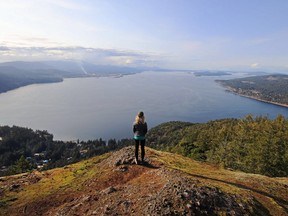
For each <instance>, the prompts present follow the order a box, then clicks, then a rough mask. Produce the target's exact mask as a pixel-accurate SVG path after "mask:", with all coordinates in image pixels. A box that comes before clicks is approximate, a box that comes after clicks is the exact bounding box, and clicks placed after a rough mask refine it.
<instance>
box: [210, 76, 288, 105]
mask: <svg viewBox="0 0 288 216" xmlns="http://www.w3.org/2000/svg"><path fill="white" fill-rule="evenodd" d="M216 82H218V83H220V84H221V85H223V86H224V87H225V88H227V91H229V92H233V93H235V94H238V95H241V96H244V97H248V98H252V99H255V100H259V101H263V102H266V103H272V104H276V105H279V106H284V107H288V75H284V74H273V75H265V76H252V77H246V78H238V79H231V80H216Z"/></svg>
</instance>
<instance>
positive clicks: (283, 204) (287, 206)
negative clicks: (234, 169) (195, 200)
mask: <svg viewBox="0 0 288 216" xmlns="http://www.w3.org/2000/svg"><path fill="white" fill-rule="evenodd" d="M187 174H188V175H190V176H193V177H196V178H202V179H207V180H212V181H217V182H222V183H225V184H229V185H233V186H236V187H238V188H241V189H245V190H250V191H252V192H255V193H258V194H261V195H263V196H266V197H269V198H271V199H273V200H274V201H275V202H276V203H277V204H278V205H280V206H281V207H282V208H283V209H284V210H285V211H286V212H287V213H288V201H287V200H284V199H281V198H279V197H276V196H273V195H271V194H269V193H267V192H264V191H260V190H257V189H254V188H250V187H248V186H246V185H242V184H239V183H233V182H228V181H225V180H220V179H215V178H210V177H207V176H202V175H197V174H190V173H187Z"/></svg>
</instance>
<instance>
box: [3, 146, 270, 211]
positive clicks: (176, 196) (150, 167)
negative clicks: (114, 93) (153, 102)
mask: <svg viewBox="0 0 288 216" xmlns="http://www.w3.org/2000/svg"><path fill="white" fill-rule="evenodd" d="M133 159H134V148H133V147H126V148H123V149H121V150H119V151H117V152H115V153H113V154H112V155H111V156H110V157H108V158H107V159H104V160H102V161H101V162H99V163H96V164H95V165H94V166H93V167H90V169H95V170H97V173H96V174H95V175H93V176H91V177H89V178H88V177H85V180H83V181H82V182H81V183H79V185H77V187H78V188H77V190H75V189H73V187H75V185H73V184H72V183H71V184H70V185H68V186H66V187H65V188H64V187H63V189H61V190H60V189H59V191H57V192H54V193H51V194H50V195H48V196H46V197H44V196H42V197H40V198H38V199H34V200H33V201H30V202H27V203H25V204H23V203H21V204H18V205H15V206H13V208H12V206H11V208H9V206H8V207H7V206H6V210H5V209H4V210H5V211H2V213H0V215H4V214H6V213H7V212H9V215H51V216H52V215H53V216H54V215H57V216H64V215H97V216H98V215H137V216H138V215H151V216H152V215H153V216H154V215H159V216H160V215H161V216H162V215H209V216H210V215H239V216H240V215H269V214H270V213H269V211H268V210H267V209H266V208H265V207H264V206H263V205H262V204H261V203H260V202H259V201H258V200H257V199H255V197H253V196H251V195H250V194H249V193H247V195H246V196H245V197H243V196H241V195H240V194H237V193H229V192H227V191H228V190H226V191H223V190H221V189H220V188H218V187H215V185H213V184H211V185H210V184H209V182H208V178H207V179H203V178H199V177H195V176H193V175H189V174H187V173H185V172H182V171H180V170H177V169H173V168H171V167H168V166H167V165H165V164H164V163H163V162H162V161H161V160H164V159H163V158H162V159H161V158H159V157H158V155H157V152H155V151H152V150H148V151H147V157H146V163H145V164H144V165H136V164H134V163H133ZM168 160H169V158H168ZM165 163H166V162H165ZM171 163H172V162H171ZM166 164H167V163H166ZM67 169H69V168H67ZM203 169H204V168H203ZM71 170H72V168H71ZM73 172H74V173H75V170H74V168H73ZM87 173H88V171H87ZM82 175H83V176H84V174H82ZM44 176H45V175H42V178H43V181H44ZM41 181H42V179H39V178H37V181H35V184H36V185H37V182H39V183H40V182H41ZM45 181H48V180H47V179H45ZM51 181H52V180H51ZM76 181H80V176H79V177H78V179H77V178H75V182H76ZM207 182H208V183H207ZM74 184H76V183H74ZM221 184H222V183H221ZM223 184H224V183H223ZM13 185H18V183H17V182H13ZM13 185H12V187H14V186H13ZM80 185H81V187H80ZM19 187H20V188H19ZM19 187H18V186H17V190H22V189H23V188H22V189H21V187H22V186H21V185H20V186H19ZM19 212H20V213H19Z"/></svg>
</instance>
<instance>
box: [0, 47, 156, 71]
mask: <svg viewBox="0 0 288 216" xmlns="http://www.w3.org/2000/svg"><path fill="white" fill-rule="evenodd" d="M9 57H10V58H9ZM0 59H1V60H2V61H17V60H22V61H24V60H25V61H27V60H28V61H37V60H41V61H43V60H65V59H69V60H76V61H88V62H91V63H96V64H115V65H131V66H140V65H141V66H154V64H156V63H157V62H159V60H160V59H161V56H159V55H155V54H154V55H153V54H151V53H149V54H148V53H143V52H137V51H130V50H117V49H99V48H89V47H81V46H74V47H73V46H65V47H63V46H54V47H42V46H37V47H20V46H10V47H9V46H5V45H0Z"/></svg>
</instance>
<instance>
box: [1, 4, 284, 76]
mask: <svg viewBox="0 0 288 216" xmlns="http://www.w3.org/2000/svg"><path fill="white" fill-rule="evenodd" d="M287 11H288V1H287V0H276V1H275V0H93V1H91V0H9V1H7V0H0V61H1V62H5V61H16V60H21V61H22V60H24V61H38V60H51V59H52V60H58V59H59V60H63V59H65V60H77V61H88V62H91V63H95V64H115V65H125V66H133V67H134V66H156V67H162V68H171V69H201V70H206V69H209V70H274V71H275V72H277V71H288V13H287Z"/></svg>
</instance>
